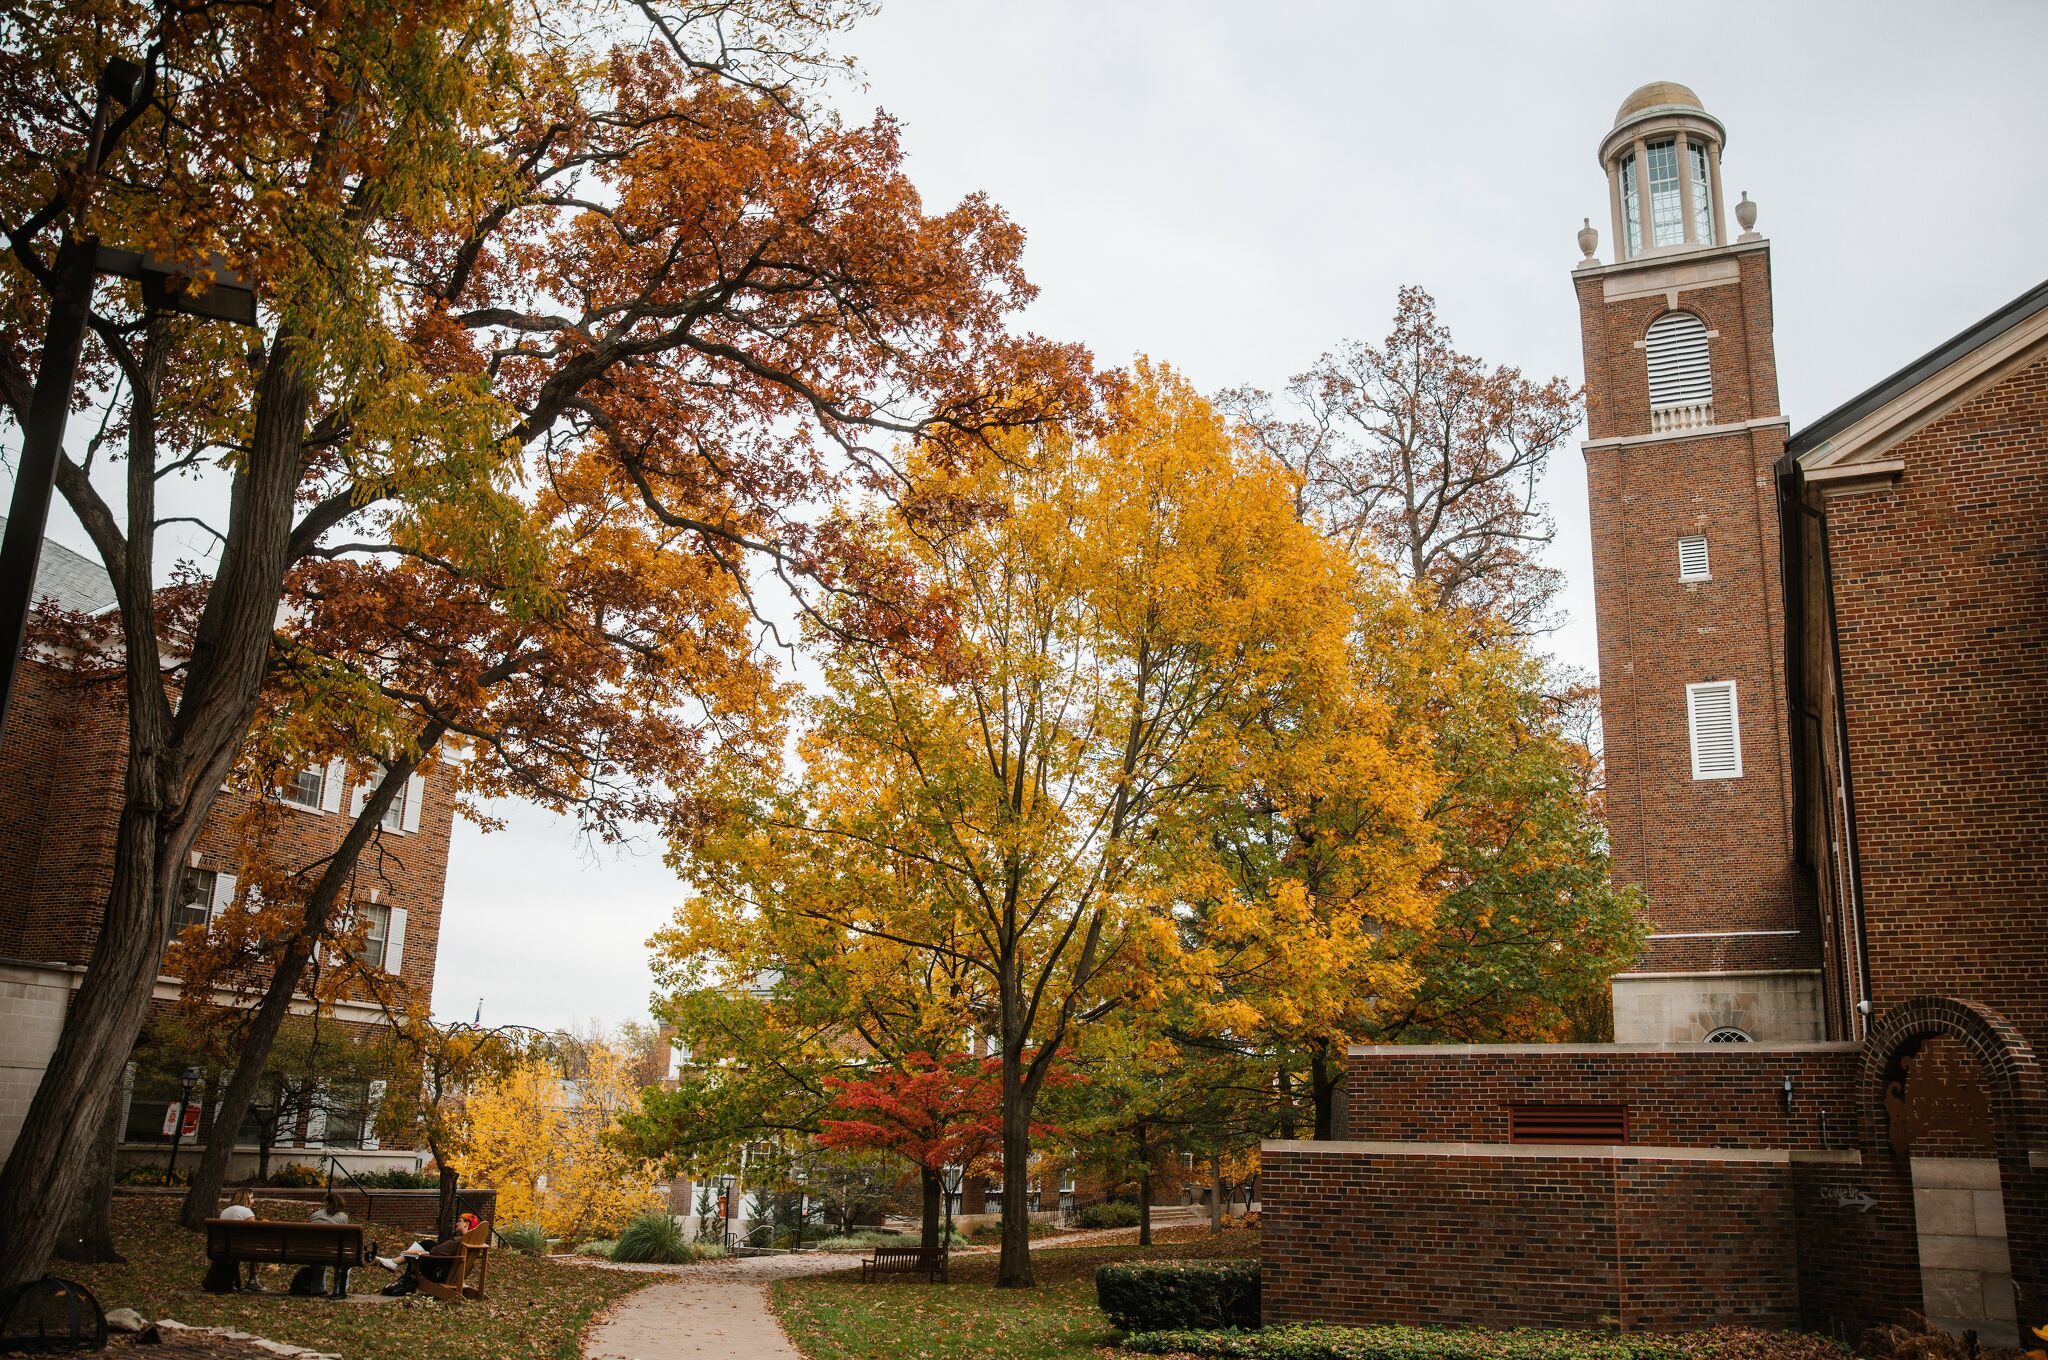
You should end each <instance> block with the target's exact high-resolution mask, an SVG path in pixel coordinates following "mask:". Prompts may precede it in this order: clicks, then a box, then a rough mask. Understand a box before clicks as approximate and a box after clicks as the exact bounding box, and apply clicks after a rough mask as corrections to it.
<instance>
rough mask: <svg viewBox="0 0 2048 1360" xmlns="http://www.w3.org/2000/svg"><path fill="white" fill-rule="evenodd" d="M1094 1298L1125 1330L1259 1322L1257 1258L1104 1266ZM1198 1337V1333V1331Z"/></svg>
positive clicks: (1257, 1323)
mask: <svg viewBox="0 0 2048 1360" xmlns="http://www.w3.org/2000/svg"><path fill="white" fill-rule="evenodd" d="M1095 1301H1096V1303H1097V1304H1099V1305H1100V1306H1101V1308H1102V1311H1103V1312H1105V1313H1107V1314H1109V1320H1110V1321H1111V1322H1113V1323H1115V1324H1116V1325H1117V1326H1118V1327H1121V1328H1123V1329H1124V1330H1125V1331H1127V1332H1155V1333H1156V1332H1160V1331H1161V1330H1162V1329H1165V1328H1169V1327H1173V1328H1209V1327H1256V1326H1258V1325H1259V1263H1258V1262H1257V1261H1174V1262H1158V1263H1156V1264H1155V1263H1146V1264H1130V1265H1113V1266H1103V1267H1102V1268H1101V1269H1099V1270H1097V1271H1096V1272H1095ZM1197 1334H1198V1335H1199V1333H1197Z"/></svg>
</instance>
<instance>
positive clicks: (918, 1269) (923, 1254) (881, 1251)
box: [860, 1247, 947, 1284]
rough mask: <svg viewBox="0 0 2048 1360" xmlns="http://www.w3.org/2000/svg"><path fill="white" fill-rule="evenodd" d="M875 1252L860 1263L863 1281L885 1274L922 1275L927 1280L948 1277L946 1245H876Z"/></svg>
mask: <svg viewBox="0 0 2048 1360" xmlns="http://www.w3.org/2000/svg"><path fill="white" fill-rule="evenodd" d="M874 1251H875V1254H874V1255H872V1256H870V1257H868V1258H867V1259H866V1260H864V1261H862V1262H861V1263H860V1278H861V1283H862V1284H866V1283H867V1282H868V1281H869V1280H879V1279H881V1278H882V1276H884V1275H922V1276H924V1277H925V1278H926V1279H927V1280H938V1281H940V1282H941V1283H943V1282H944V1281H945V1278H946V1256H947V1251H946V1248H944V1247H876V1248H875V1249H874Z"/></svg>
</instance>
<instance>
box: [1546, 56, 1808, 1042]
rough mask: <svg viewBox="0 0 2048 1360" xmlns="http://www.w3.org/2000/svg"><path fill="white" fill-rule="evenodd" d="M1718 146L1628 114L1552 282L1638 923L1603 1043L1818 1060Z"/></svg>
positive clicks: (1657, 103) (1774, 379)
mask: <svg viewBox="0 0 2048 1360" xmlns="http://www.w3.org/2000/svg"><path fill="white" fill-rule="evenodd" d="M1725 141H1726V132H1725V130H1724V129H1723V128H1722V126H1721V122H1720V120H1719V119H1717V118H1715V117H1714V116H1713V115H1711V114H1709V113H1708V112H1707V111H1706V109H1705V108H1704V107H1703V106H1702V105H1701V103H1700V101H1699V97H1698V96H1697V95H1695V94H1694V93H1693V92H1692V91H1691V90H1689V89H1687V88H1686V87H1685V86H1683V85H1677V84H1672V83H1670V82H1668V81H1660V82H1657V83H1654V84H1650V85H1645V86H1643V87H1642V88H1641V89H1639V90H1637V91H1636V92H1635V93H1634V94H1632V95H1630V96H1629V97H1628V99H1627V100H1626V101H1625V102H1623V104H1622V106H1621V111H1620V112H1619V113H1618V114H1617V115H1616V117H1615V122H1614V127H1613V130H1612V131H1610V132H1608V134H1607V135H1606V137H1605V138H1603V139H1602V141H1601V143H1600V166H1601V169H1602V171H1603V172H1604V173H1605V174H1606V176H1607V189H1608V198H1609V206H1610V220H1611V223H1612V230H1613V233H1614V235H1613V241H1614V249H1613V257H1614V262H1613V263H1611V264H1603V263H1601V261H1600V260H1599V259H1598V258H1596V254H1595V252H1596V251H1597V249H1598V247H1599V232H1598V231H1597V230H1596V229H1595V228H1594V227H1593V226H1592V224H1591V222H1590V221H1588V223H1587V225H1586V227H1585V228H1584V229H1583V230H1581V231H1580V233H1579V248H1580V250H1581V251H1582V252H1583V253H1584V255H1585V258H1584V259H1583V260H1581V261H1580V262H1579V264H1578V267H1577V268H1576V269H1574V270H1573V271H1572V283H1573V286H1574V287H1575V288H1576V289H1577V291H1578V295H1579V318H1580V327H1581V331H1582V334H1583V338H1584V343H1585V352H1586V426H1587V435H1588V438H1587V439H1586V442H1585V444H1584V446H1583V447H1584V450H1585V456H1586V483H1587V497H1588V500H1589V502H1590V508H1591V520H1592V533H1593V583H1594V590H1595V594H1596V617H1597V620H1598V624H1599V632H1600V707H1601V726H1602V729H1603V736H1604V741H1605V747H1606V761H1607V824H1608V828H1609V833H1610V836H1611V839H1612V843H1613V851H1614V875H1615V879H1616V881H1617V882H1621V883H1637V884H1641V885H1642V887H1643V889H1644V891H1645V892H1646V893H1647V894H1648V897H1649V916H1650V920H1651V922H1652V924H1651V932H1652V933H1651V936H1650V942H1649V947H1648V949H1647V951H1646V952H1645V954H1644V957H1643V958H1642V960H1641V961H1640V962H1638V963H1637V964H1636V965H1635V966H1634V968H1633V969H1631V970H1630V971H1629V972H1628V973H1625V974H1623V975H1621V976H1619V977H1617V978H1615V980H1614V1025H1615V1038H1616V1040H1617V1041H1620V1042H1635V1043H1670V1042H1689V1041H1700V1040H1713V1041H1716V1042H1742V1041H1744V1040H1754V1041H1758V1042H1770V1041H1777V1042H1786V1041H1793V1040H1804V1039H1819V1038H1822V1037H1824V1034H1823V1030H1824V1022H1823V1020H1822V1011H1821V1002H1820V997H1821V987H1820V961H1821V947H1820V939H1819V932H1818V931H1817V930H1816V929H1815V926H1814V922H1813V909H1812V905H1811V903H1810V901H1809V900H1808V895H1807V893H1806V892H1805V890H1804V889H1803V888H1802V887H1801V880H1800V875H1799V874H1798V873H1797V872H1796V868H1795V864H1794V854H1795V849H1794V845H1795V841H1794V834H1793V804H1792V785H1791V775H1790V769H1789V760H1790V756H1789V748H1788V744H1787V738H1786V714H1785V699H1784V695H1785V686H1784V619H1783V597H1782V594H1781V591H1780V586H1779V581H1780V572H1779V561H1778V521H1777V514H1778V511H1777V500H1776V492H1775V478H1774V475H1773V468H1772V465H1773V464H1774V463H1775V462H1776V461H1777V459H1778V457H1779V455H1780V454H1782V453H1783V452H1784V449H1785V440H1786V436H1787V429H1786V422H1785V418H1784V416H1783V415H1782V414H1781V412H1780V410H1779V407H1778V372H1777V361H1776V357H1775V354H1774V352H1773V350H1772V344H1771V255H1770V246H1769V243H1767V242H1766V241H1765V240H1764V238H1763V237H1761V236H1759V235H1758V234H1757V233H1756V230H1755V223H1756V207H1755V205H1754V204H1752V203H1750V202H1749V198H1748V195H1746V194H1745V195H1744V196H1743V200H1742V202H1741V203H1739V204H1738V205H1736V208H1735V217H1736V218H1737V220H1738V222H1739V225H1740V227H1741V229H1742V230H1741V234H1740V235H1739V236H1736V237H1734V238H1733V239H1730V237H1729V235H1728V230H1727V221H1726V217H1727V213H1726V205H1725V200H1724V197H1723V194H1722V190H1721V148H1722V146H1723V144H1724V143H1725Z"/></svg>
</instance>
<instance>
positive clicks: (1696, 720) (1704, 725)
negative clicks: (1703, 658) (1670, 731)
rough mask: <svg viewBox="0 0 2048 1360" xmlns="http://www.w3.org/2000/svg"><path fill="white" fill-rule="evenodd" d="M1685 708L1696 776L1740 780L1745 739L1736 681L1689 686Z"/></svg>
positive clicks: (1716, 681) (1694, 774) (1686, 691)
mask: <svg viewBox="0 0 2048 1360" xmlns="http://www.w3.org/2000/svg"><path fill="white" fill-rule="evenodd" d="M1685 705H1686V717H1687V719H1688V721H1689V722H1690V723H1691V726H1692V777H1693V778H1694V779H1740V778H1741V777H1742V737H1741V734H1740V732H1739V731H1738V727H1737V711H1736V705H1735V682H1734V681H1733V680H1711V681H1708V682H1707V683H1705V684H1701V685H1687V686H1686V687H1685Z"/></svg>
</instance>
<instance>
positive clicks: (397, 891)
mask: <svg viewBox="0 0 2048 1360" xmlns="http://www.w3.org/2000/svg"><path fill="white" fill-rule="evenodd" d="M37 586H38V593H39V595H40V596H42V597H43V598H49V599H53V600H54V601H55V602H56V603H57V604H58V605H59V606H60V607H62V608H64V609H67V610H70V611H73V612H77V613H84V614H95V613H99V612H102V611H104V610H108V609H111V608H112V607H113V603H114V592H113V588H112V586H111V584H110V583H109V582H108V580H107V578H106V574H105V572H104V571H103V570H101V568H100V567H99V566H98V565H97V564H96V563H93V562H91V561H89V560H87V559H85V558H83V557H80V556H79V555H78V554H76V553H73V552H71V551H70V550H68V549H66V548H64V547H63V546H61V545H59V544H56V543H49V542H46V543H45V544H44V545H43V556H42V564H41V567H40V569H39V571H38V573H37ZM121 705H122V700H121V694H120V690H119V687H118V686H117V685H108V684H101V683H86V682H81V681H79V680H77V679H75V678H73V677H71V676H70V675H68V674H66V673H64V672H62V671H59V670H56V669H53V668H50V667H47V666H44V665H40V664H37V663H36V662H34V661H32V660H31V661H28V662H26V663H24V665H23V667H22V670H21V672H20V674H19V678H18V682H17V685H16V689H15V694H14V699H13V705H12V708H11V711H10V713H9V715H8V723H7V729H6V736H5V739H4V741H0V1015H4V1016H5V1024H4V1026H0V1158H4V1157H5V1156H6V1154H7V1153H8V1152H9V1151H10V1150H11V1149H12V1147H13V1144H14V1139H15V1136H16V1134H17V1133H18V1132H19V1131H20V1127H21V1121H22V1119H23V1117H24V1115H25V1114H26V1112H27V1109H28V1105H29V1101H30V1100H31V1099H32V1098H33V1097H34V1094H35V1089H36V1086H37V1084H38V1082H39V1081H40V1080H41V1077H42V1071H43V1067H44V1064H45V1063H46V1062H47V1061H48V1058H49V1055H50V1052H51V1051H52V1050H53V1049H54V1047H55V1046H56V1042H57V1035H58V1032H59V1030H60V1028H61V1026H62V1024H63V1019H64V1014H65V1010H66V1008H67V1006H68V1005H69V999H70V996H71V993H72V992H73V991H75V990H76V988H77V987H78V984H79V982H80V980H81V978H82V977H83V974H84V970H85V965H86V962H87V960H88V959H89V958H90V957H91V954H92V947H93V942H94V939H95V937H96V935H97V932H98V928H99V920H100V916H101V912H102V910H103V908H104V905H105V897H106V892H107V888H108V885H109V883H110V881H111V877H112V871H113V857H114V844H113V843H114V832H115V827H116V821H117V817H118V813H119V808H120V800H121V784H122V765H123V761H124V755H125V749H126V738H127V725H126V721H125V714H124V713H123V711H122V706H121ZM365 783H366V781H364V780H363V779H360V778H355V779H352V778H351V777H350V776H349V774H348V772H347V771H346V770H344V769H343V768H342V766H341V763H340V762H338V761H337V762H334V763H332V764H327V765H322V766H318V767H315V768H312V769H308V770H306V771H302V772H301V773H300V774H299V776H298V777H297V778H296V779H295V780H293V781H291V782H290V783H289V784H287V785H286V786H285V787H284V789H283V790H282V791H281V793H280V794H279V795H278V796H277V797H275V798H274V799H272V802H273V804H274V808H273V811H274V812H275V817H274V820H273V827H274V830H273V832H272V833H271V834H270V836H269V837H268V838H267V840H266V849H265V853H266V854H267V855H269V856H271V857H272V858H273V861H274V862H275V863H279V864H281V865H282V866H284V867H294V866H297V865H309V864H312V863H315V862H317V861H318V860H319V859H321V858H322V857H324V856H325V855H327V854H328V853H330V852H331V851H332V850H333V849H334V848H335V847H336V846H338V845H339V844H340V842H341V838H342V836H343V835H344V833H345V832H346V830H347V826H348V814H350V813H351V812H352V811H353V810H355V809H356V808H358V807H360V800H361V799H362V798H363V797H364V796H366V793H365ZM257 796H259V795H255V794H251V793H247V792H243V791H239V790H233V789H230V790H228V791H225V792H223V793H222V794H221V795H220V797H219V798H218V799H217V800H216V801H215V804H214V808H213V810H212V812H211V814H210V815H209V817H208V820H207V825H206V829H205V830H204V831H203V832H202V833H201V835H200V837H199V841H198V843H197V848H196V850H195V852H194V854H193V856H192V863H191V864H190V865H189V866H188V867H187V869H186V872H185V876H184V880H183V884H182V892H183V904H182V905H181V906H180V907H179V908H178V910H177V913H176V915H175V918H174V920H173V921H172V927H171V928H172V932H173V933H174V934H175V933H177V932H179V931H182V930H184V929H187V928H189V927H193V926H200V927H205V926H207V925H208V924H209V923H210V922H212V921H213V920H214V919H215V918H216V917H218V916H219V915H220V914H221V913H222V912H225V911H230V910H234V909H236V908H237V906H238V905H239V904H240V903H241V902H243V901H245V900H246V893H244V892H240V891H238V884H239V883H241V882H243V881H244V880H245V878H246V877H247V875H246V873H245V869H244V865H243V864H242V862H241V858H242V856H243V855H244V854H246V853H248V851H247V849H246V844H247V838H246V836H245V834H244V833H243V831H242V830H241V828H242V827H243V826H244V824H245V822H246V820H247V818H246V815H245V814H247V813H248V812H249V810H250V805H251V800H252V799H253V798H255V797H257ZM453 813H454V808H453V804H452V801H451V797H450V790H449V788H448V781H447V779H446V778H445V777H433V776H429V775H421V776H415V777H414V778H413V779H412V781H410V783H409V784H408V786H407V787H406V789H405V791H404V793H403V794H402V796H401V801H400V802H399V803H398V804H397V805H396V806H395V807H394V809H393V811H392V813H391V814H390V815H389V816H388V817H387V819H386V821H385V824H384V826H383V827H382V829H381V830H380V832H379V839H378V844H377V846H376V849H375V850H374V851H373V852H371V853H368V854H366V855H365V856H364V860H363V866H364V867H363V868H362V870H360V871H359V876H358V888H357V892H356V894H355V896H356V900H355V901H354V902H352V904H351V905H352V906H353V908H354V910H355V911H356V912H357V913H358V914H359V917H360V919H361V920H362V921H363V922H364V924H365V933H366V939H365V943H364V946H363V957H364V960H365V961H366V962H367V963H369V964H370V965H371V967H373V968H376V969H379V970H381V971H382V972H383V973H385V974H388V975H390V976H392V977H394V978H397V979H401V980H402V981H403V982H404V984H405V985H406V987H407V988H408V989H410V990H414V991H417V992H419V993H421V994H426V993H427V992H429V991H430V990H431V988H432V986H433V976H434V959H435V953H436V949H437V947H438V944H439V935H440V921H441V898H442V891H443V887H444V885H445V882H446V879H447V871H448V843H449V833H450V831H451V829H452V825H453ZM181 988H182V984H181V982H180V981H179V979H178V978H177V977H175V976H173V975H171V974H169V973H165V974H163V975H161V976H159V978H158V979H157V983H156V1001H157V1006H156V1012H157V1013H158V1014H161V1013H162V1012H164V1011H165V1010H167V1009H168V1007H169V1004H170V1003H171V1002H172V1001H173V1000H174V999H176V998H177V997H178V996H179V994H180V991H181ZM218 999H219V1000H220V1001H222V1002H223V1003H227V1002H228V1001H229V1000H230V998H229V996H228V995H227V994H226V993H221V994H220V995H219V997H218ZM298 1009H299V1010H300V1011H302V1012H310V1010H311V1007H310V1005H304V1006H301V1007H299V1008H298ZM329 1018H330V1019H332V1020H336V1021H339V1022H341V1023H343V1024H345V1025H377V1024H381V1023H383V1011H382V1010H381V1008H380V1007H378V1006H376V1005H374V1004H371V1003H370V1001H369V1000H368V999H367V998H366V997H358V998H357V999H344V1000H341V1001H339V1002H337V1003H336V1004H335V1005H334V1007H333V1009H332V1011H331V1014H330V1016H329ZM323 1023H324V1022H323ZM208 1093H209V1092H208V1089H207V1088H206V1087H205V1086H202V1087H201V1088H200V1089H199V1090H198V1091H197V1092H196V1093H195V1099H196V1100H197V1101H198V1102H199V1103H200V1104H201V1107H202V1114H201V1117H200V1130H201V1138H202V1140H203V1138H204V1137H206V1136H210V1133H211V1129H210V1125H209V1122H208V1121H207V1120H206V1118H205V1117H204V1107H205V1105H206V1104H207V1103H209V1102H208V1101H207V1099H206V1097H207V1095H208ZM375 1095H376V1092H375V1090H374V1084H373V1083H360V1084H357V1085H355V1086H353V1087H347V1086H338V1087H335V1088H333V1089H323V1090H321V1091H320V1092H319V1093H318V1094H317V1096H316V1097H315V1098H313V1099H311V1100H310V1101H307V1102H305V1103H306V1104H307V1105H310V1107H311V1108H309V1109H304V1110H302V1111H301V1114H300V1117H299V1118H297V1119H296V1120H291V1121H287V1125H288V1126H287V1127H285V1128H284V1129H282V1130H281V1131H280V1138H279V1143H278V1147H279V1153H278V1159H279V1160H282V1161H294V1160H297V1161H306V1162H311V1161H315V1160H318V1159H319V1157H320V1156H322V1155H324V1154H327V1153H334V1154H335V1155H337V1156H338V1157H340V1158H342V1159H343V1160H344V1161H346V1162H348V1163H349V1164H351V1165H355V1166H364V1165H367V1166H378V1165H390V1164H398V1165H404V1166H407V1167H410V1166H413V1165H415V1163H416V1158H415V1157H414V1155H413V1154H412V1153H411V1152H409V1151H404V1150H394V1149H380V1148H378V1147H377V1145H376V1142H375V1139H374V1138H373V1137H371V1136H370V1132H369V1122H370V1117H371V1115H372V1114H373V1112H374V1109H373V1107H374V1103H375ZM178 1100H179V1089H178V1082H177V1080H176V1078H175V1077H168V1076H166V1075H164V1074H163V1073H161V1072H154V1071H151V1070H150V1069H149V1067H148V1065H147V1064H131V1065H130V1071H129V1091H128V1116H127V1123H126V1129H125V1133H124V1136H123V1142H122V1148H121V1160H122V1161H124V1162H133V1161H160V1160H161V1159H162V1157H163V1154H164V1151H165V1145H166V1144H167V1143H168V1142H169V1141H170V1140H169V1133H168V1129H167V1127H166V1124H167V1115H166V1106H167V1105H169V1106H175V1105H176V1104H177V1102H178ZM239 1133H240V1137H239V1138H238V1145H240V1144H247V1145H248V1148H249V1152H250V1156H249V1157H248V1158H238V1159H237V1163H236V1166H235V1167H232V1168H231V1174H239V1172H240V1171H242V1170H246V1169H247V1167H246V1163H248V1162H250V1161H252V1160H253V1157H254V1152H255V1131H254V1128H253V1126H248V1125H245V1127H244V1128H243V1129H242V1130H240V1131H239ZM183 1141H184V1143H185V1146H186V1147H188V1148H189V1147H191V1146H192V1140H191V1139H190V1138H186V1139H184V1140H183Z"/></svg>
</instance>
